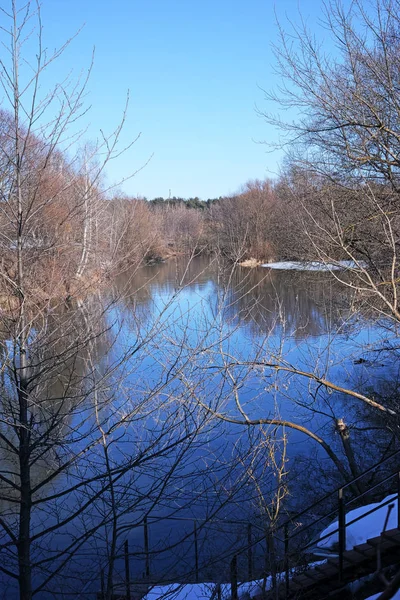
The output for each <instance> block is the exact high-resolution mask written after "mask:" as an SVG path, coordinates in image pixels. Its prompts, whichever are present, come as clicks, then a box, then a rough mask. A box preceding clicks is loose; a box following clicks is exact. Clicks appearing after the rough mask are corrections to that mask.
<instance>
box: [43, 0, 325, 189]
mask: <svg viewBox="0 0 400 600" xmlns="http://www.w3.org/2000/svg"><path fill="white" fill-rule="evenodd" d="M299 9H300V11H301V12H302V14H303V15H304V16H305V17H306V19H311V21H312V20H313V19H315V18H316V16H317V15H318V14H319V13H320V11H321V9H322V0H315V1H314V2H313V3H312V2H311V0H299V1H296V0H278V1H277V2H276V3H274V2H273V1H271V0H247V1H245V0H240V1H239V0H113V1H112V2H110V1H106V0H43V4H42V20H43V25H44V40H45V43H46V45H47V46H48V47H49V48H52V47H54V46H57V45H59V44H60V42H62V41H63V40H65V39H66V38H68V37H70V36H71V35H72V34H73V33H74V32H75V31H76V30H77V29H79V28H80V27H81V26H82V25H84V27H83V29H82V31H81V33H80V34H79V36H78V37H77V38H76V39H75V40H74V41H73V43H72V44H71V46H70V47H69V48H68V50H67V52H66V53H65V54H64V55H63V56H62V57H61V59H59V60H58V63H57V73H60V75H61V74H63V73H65V72H67V71H68V70H69V69H70V67H71V66H73V68H74V71H75V72H76V73H79V72H80V70H81V69H83V68H85V67H87V66H88V64H89V63H90V58H91V53H92V48H93V46H95V48H96V50H95V62H94V68H93V72H92V75H91V79H90V82H89V84H88V97H87V101H88V104H90V105H91V106H92V109H91V111H90V113H89V114H88V115H87V116H86V117H85V120H86V121H87V122H88V124H89V129H88V136H89V137H92V138H95V137H96V135H97V134H98V131H99V130H100V128H101V129H104V130H105V131H111V130H112V128H113V127H115V125H116V124H117V123H118V121H119V119H120V117H121V113H122V109H123V106H124V103H125V97H126V93H127V91H128V90H129V91H130V105H129V113H128V118H127V120H126V123H125V128H124V132H123V140H122V141H123V142H124V143H127V142H128V141H129V140H130V139H132V138H134V137H135V136H136V135H137V134H138V133H139V132H141V137H140V139H139V141H138V142H137V143H136V144H135V146H134V147H133V148H132V149H131V150H129V151H128V152H127V153H126V154H125V155H124V156H122V157H121V158H120V159H119V160H118V161H115V162H113V163H112V164H110V165H109V167H108V177H109V179H110V180H111V181H114V182H116V181H118V180H119V179H121V178H123V177H124V176H126V175H128V174H130V173H132V172H133V171H135V170H137V169H139V168H140V167H141V166H142V165H144V163H146V161H147V160H148V159H149V158H150V157H151V156H152V158H151V160H150V162H149V163H148V164H147V166H145V167H144V168H143V169H142V170H141V171H140V172H139V173H138V174H137V175H136V176H135V177H134V178H132V179H131V180H129V181H128V182H126V183H125V184H123V185H122V186H121V187H122V190H123V191H124V192H126V193H129V194H132V195H135V196H136V195H140V196H146V197H147V198H153V197H155V196H168V194H169V191H171V195H175V196H183V197H189V196H199V197H201V198H204V199H206V198H208V197H215V196H219V195H225V194H229V193H232V192H234V191H236V190H237V189H238V188H239V187H240V185H241V184H243V183H245V182H246V181H247V180H249V179H254V178H264V177H266V176H273V175H274V174H275V173H276V172H277V170H278V167H279V162H280V158H281V155H280V154H279V153H277V152H275V153H270V152H269V151H268V149H267V147H266V146H265V145H263V144H262V143H260V142H263V141H269V140H273V139H276V136H277V133H276V132H275V131H274V130H273V129H272V128H271V127H270V126H269V125H267V124H266V123H265V121H264V120H263V119H262V118H261V117H260V116H259V115H258V114H257V111H256V108H255V107H256V106H258V107H259V108H260V109H261V110H266V109H267V108H268V106H267V103H266V101H265V100H264V93H263V91H262V90H261V89H260V88H264V89H269V88H270V87H273V86H276V84H277V83H278V82H277V80H276V76H275V74H274V66H275V58H274V55H273V52H272V48H271V44H272V43H273V42H276V41H277V27H276V24H275V12H277V14H278V15H279V17H280V18H281V19H285V15H286V16H289V17H290V18H293V19H297V18H298V11H299ZM53 76H54V74H53Z"/></svg>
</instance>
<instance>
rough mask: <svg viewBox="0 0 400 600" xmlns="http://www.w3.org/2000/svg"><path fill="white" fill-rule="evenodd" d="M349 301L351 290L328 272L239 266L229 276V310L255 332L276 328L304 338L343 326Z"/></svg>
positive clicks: (264, 331) (228, 313)
mask: <svg viewBox="0 0 400 600" xmlns="http://www.w3.org/2000/svg"><path fill="white" fill-rule="evenodd" d="M349 304H350V300H349V293H347V290H344V289H343V287H342V288H340V286H339V285H338V284H337V283H336V282H335V281H334V280H333V279H332V277H330V276H329V274H323V273H317V274H316V273H296V272H293V271H291V272H285V271H275V270H268V269H263V268H257V269H249V270H248V269H243V268H237V269H235V270H234V271H233V273H232V274H231V276H230V284H229V293H228V299H227V309H226V314H227V318H237V319H239V320H240V321H243V322H245V323H246V324H248V325H249V326H250V328H251V331H252V333H254V334H260V333H273V332H274V330H276V332H279V331H281V332H282V333H284V334H285V335H289V336H292V337H294V338H295V339H303V338H306V337H310V336H311V337H312V336H317V335H321V334H324V333H327V332H329V331H331V330H332V329H335V328H337V327H339V326H341V327H342V326H343V322H344V320H345V318H346V317H347V316H348V313H349V308H348V307H349ZM346 313H347V314H346Z"/></svg>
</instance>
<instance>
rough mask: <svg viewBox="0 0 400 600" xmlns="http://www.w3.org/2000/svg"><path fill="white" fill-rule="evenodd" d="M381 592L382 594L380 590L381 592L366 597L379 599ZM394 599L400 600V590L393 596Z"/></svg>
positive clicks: (371, 599)
mask: <svg viewBox="0 0 400 600" xmlns="http://www.w3.org/2000/svg"><path fill="white" fill-rule="evenodd" d="M381 594H382V592H379V594H374V595H373V596H368V598H365V600H377V598H379V596H380V595H381ZM392 600H400V590H399V591H398V592H396V593H395V595H394V596H392Z"/></svg>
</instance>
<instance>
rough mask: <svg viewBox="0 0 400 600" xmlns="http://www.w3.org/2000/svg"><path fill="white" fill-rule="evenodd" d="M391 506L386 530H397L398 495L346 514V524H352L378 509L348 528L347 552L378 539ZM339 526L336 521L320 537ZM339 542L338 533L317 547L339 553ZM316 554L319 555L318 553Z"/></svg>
mask: <svg viewBox="0 0 400 600" xmlns="http://www.w3.org/2000/svg"><path fill="white" fill-rule="evenodd" d="M389 504H393V508H392V510H391V511H390V514H389V520H388V522H387V525H386V530H389V529H395V528H396V527H397V494H392V495H391V496H387V497H386V498H384V499H383V500H382V501H381V502H376V503H374V504H367V505H366V506H360V507H359V508H355V509H354V510H350V511H349V512H348V513H347V514H346V523H351V522H352V521H353V520H354V519H357V517H361V515H365V513H367V512H368V511H370V510H372V509H376V510H375V511H374V512H373V513H371V514H369V515H366V516H364V517H363V518H361V519H360V520H359V521H357V522H356V523H353V524H352V525H348V526H347V527H346V550H351V549H352V548H353V547H354V546H356V545H357V544H363V543H364V542H366V541H367V540H368V539H369V538H373V537H376V536H378V535H380V534H381V533H382V531H383V529H384V527H385V520H386V517H387V514H388V507H389ZM338 526H339V525H338V521H337V520H336V521H334V522H333V523H331V524H330V525H329V526H328V527H327V528H326V529H324V530H323V531H322V532H321V533H320V536H319V537H320V538H322V537H324V536H325V535H327V534H329V533H330V532H331V531H332V532H334V531H335V530H337V529H338ZM338 542H339V533H338V531H336V532H335V533H332V535H329V536H328V537H327V538H325V539H324V540H321V539H320V541H319V542H318V543H317V547H318V548H320V549H321V550H325V551H329V550H330V551H332V550H336V551H337V544H338ZM316 553H317V554H318V551H317V552H316Z"/></svg>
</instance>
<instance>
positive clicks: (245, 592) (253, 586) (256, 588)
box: [143, 577, 271, 600]
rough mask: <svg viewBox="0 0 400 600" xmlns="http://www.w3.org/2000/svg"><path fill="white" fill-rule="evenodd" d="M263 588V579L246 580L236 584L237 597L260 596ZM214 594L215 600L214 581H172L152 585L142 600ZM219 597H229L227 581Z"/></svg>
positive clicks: (189, 599) (193, 599)
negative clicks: (167, 583)
mask: <svg viewBox="0 0 400 600" xmlns="http://www.w3.org/2000/svg"><path fill="white" fill-rule="evenodd" d="M270 586H271V582H270V578H269V577H268V578H267V581H266V589H267V590H268V589H270ZM262 590H263V580H262V579H260V580H258V581H248V582H246V583H239V584H238V596H239V599H243V600H244V599H246V598H250V597H252V598H253V597H254V596H260V595H261V594H262ZM213 595H214V599H215V600H217V598H218V594H217V593H216V584H215V583H193V584H192V583H187V584H179V583H173V584H170V585H157V586H154V587H153V588H152V589H151V590H150V591H149V592H148V593H147V594H146V596H144V598H143V600H161V599H165V600H209V599H210V598H211V597H212V596H213ZM221 597H222V598H223V599H225V600H228V599H230V597H231V586H230V584H229V583H223V584H221Z"/></svg>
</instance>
